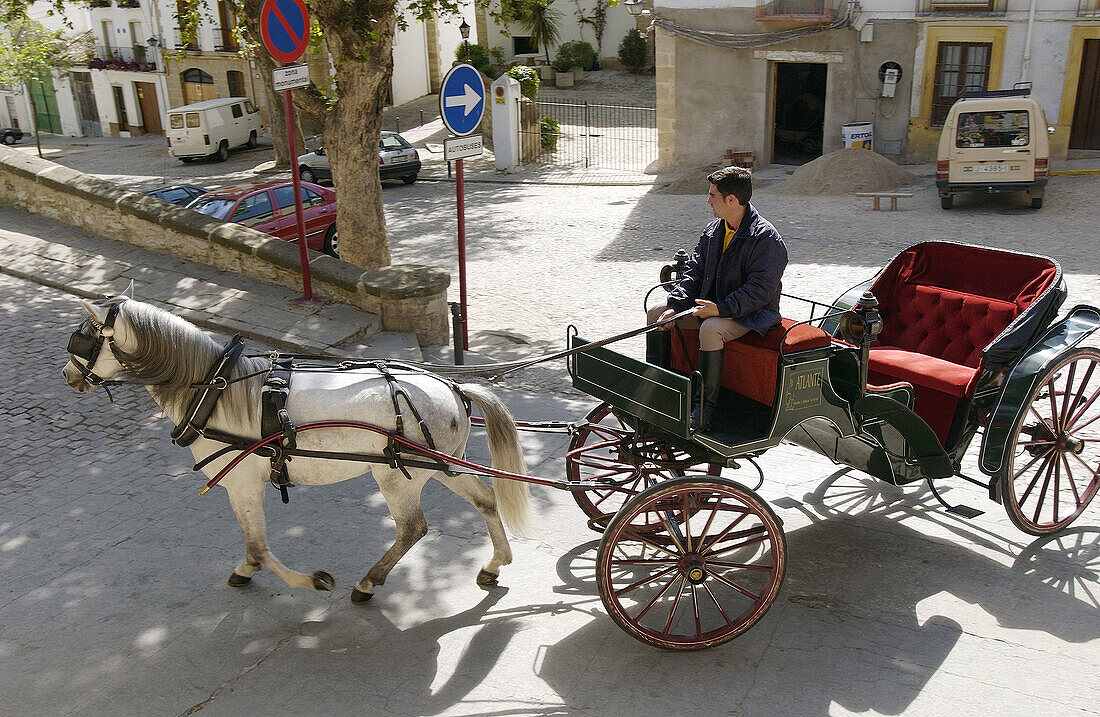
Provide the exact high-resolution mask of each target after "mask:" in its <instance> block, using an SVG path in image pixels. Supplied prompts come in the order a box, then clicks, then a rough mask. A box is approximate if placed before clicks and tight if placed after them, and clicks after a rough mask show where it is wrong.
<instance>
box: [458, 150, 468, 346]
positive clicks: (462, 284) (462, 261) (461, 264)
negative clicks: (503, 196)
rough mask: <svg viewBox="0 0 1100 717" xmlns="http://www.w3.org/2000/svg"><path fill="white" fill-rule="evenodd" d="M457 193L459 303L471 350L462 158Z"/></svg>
mask: <svg viewBox="0 0 1100 717" xmlns="http://www.w3.org/2000/svg"><path fill="white" fill-rule="evenodd" d="M455 195H456V197H457V200H458V202H457V203H458V303H459V306H460V307H461V309H462V348H463V350H465V351H469V350H470V336H469V332H468V330H467V328H466V327H467V323H468V322H467V315H468V311H467V309H466V196H465V195H466V184H465V182H464V180H463V177H462V160H461V159H456V160H455Z"/></svg>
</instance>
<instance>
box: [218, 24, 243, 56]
mask: <svg viewBox="0 0 1100 717" xmlns="http://www.w3.org/2000/svg"><path fill="white" fill-rule="evenodd" d="M233 30H234V28H232V27H219V28H218V29H217V30H216V31H215V34H214V37H216V38H217V39H218V40H219V42H218V44H217V45H215V46H214V50H215V51H217V52H236V51H237V50H239V49H241V43H239V42H238V41H237V36H236V34H234V32H233Z"/></svg>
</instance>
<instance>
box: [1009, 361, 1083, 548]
mask: <svg viewBox="0 0 1100 717" xmlns="http://www.w3.org/2000/svg"><path fill="white" fill-rule="evenodd" d="M1098 367H1100V351H1097V350H1095V349H1087V348H1086V349H1077V350H1076V351H1072V352H1070V353H1068V354H1066V355H1065V356H1063V357H1062V358H1061V359H1060V360H1059V361H1058V362H1057V363H1055V364H1054V365H1052V366H1050V367H1048V368H1047V369H1045V370H1044V371H1043V373H1042V374H1041V375H1040V376H1039V380H1038V382H1037V384H1036V386H1035V388H1033V389H1032V390H1031V393H1030V394H1029V395H1028V398H1027V401H1026V402H1025V403H1024V405H1023V410H1022V412H1021V415H1020V417H1019V418H1018V419H1017V420H1016V425H1015V426H1014V427H1013V431H1012V439H1011V454H1010V455H1009V456H1007V457H1006V459H1005V464H1004V466H1003V467H1002V468H1001V473H1000V481H1001V496H1002V499H1003V502H1004V505H1005V509H1006V510H1007V511H1008V517H1009V519H1010V520H1011V521H1012V522H1013V523H1014V524H1015V525H1016V527H1018V528H1019V529H1020V530H1023V531H1024V532H1026V533H1030V534H1032V535H1050V534H1052V533H1056V532H1058V531H1059V530H1061V529H1062V528H1064V527H1066V526H1067V525H1069V524H1070V523H1072V522H1073V521H1074V519H1076V518H1077V516H1079V515H1080V514H1081V513H1082V511H1084V510H1085V508H1086V507H1087V506H1088V504H1089V502H1090V501H1091V500H1092V499H1093V497H1094V496H1095V495H1096V491H1097V488H1098V487H1100V400H1098V398H1100V370H1098Z"/></svg>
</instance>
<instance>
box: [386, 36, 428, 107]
mask: <svg viewBox="0 0 1100 717" xmlns="http://www.w3.org/2000/svg"><path fill="white" fill-rule="evenodd" d="M391 89H392V93H393V103H394V104H395V105H400V104H404V103H406V102H409V101H411V100H415V99H416V98H417V97H423V96H424V95H426V94H428V92H429V91H430V90H431V83H430V79H429V77H428V35H427V28H426V26H425V25H424V23H422V22H412V23H409V28H408V29H407V30H405V31H401V30H398V31H397V33H396V34H395V35H394V38H393V81H392V84H391Z"/></svg>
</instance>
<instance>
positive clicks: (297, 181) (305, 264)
mask: <svg viewBox="0 0 1100 717" xmlns="http://www.w3.org/2000/svg"><path fill="white" fill-rule="evenodd" d="M291 92H293V90H285V91H284V92H283V99H284V102H285V105H286V142H287V149H288V150H289V151H290V156H291V162H290V166H291V176H292V177H293V180H294V181H293V184H294V218H295V219H296V220H297V222H298V256H299V258H300V259H301V261H302V292H303V293H302V297H301V298H298V299H295V300H294V301H293V302H292V303H294V304H298V305H299V306H313V305H315V304H319V303H321V302H320V301H318V300H316V299H314V298H313V287H312V285H311V283H310V277H309V248H308V247H306V218H305V214H303V213H302V178H301V176H300V175H299V174H298V161H297V157H298V128H297V126H296V125H295V122H294V101H293V99H292V98H291V95H290V93H291Z"/></svg>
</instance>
